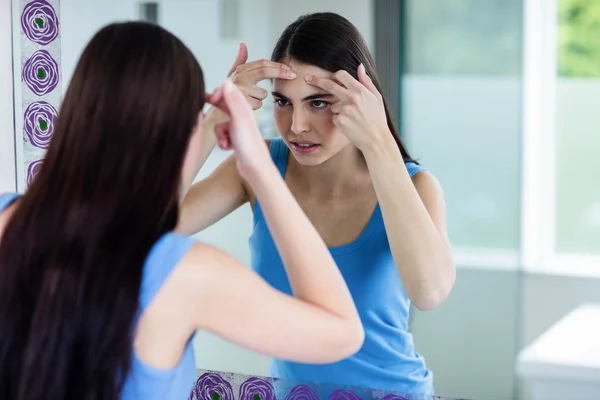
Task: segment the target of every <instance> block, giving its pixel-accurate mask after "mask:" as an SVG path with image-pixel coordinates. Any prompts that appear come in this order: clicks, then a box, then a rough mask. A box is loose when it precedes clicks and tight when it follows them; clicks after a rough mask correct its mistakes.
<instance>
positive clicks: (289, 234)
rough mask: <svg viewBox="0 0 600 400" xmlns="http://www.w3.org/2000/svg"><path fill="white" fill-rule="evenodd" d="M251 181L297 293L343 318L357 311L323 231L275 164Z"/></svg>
mask: <svg viewBox="0 0 600 400" xmlns="http://www.w3.org/2000/svg"><path fill="white" fill-rule="evenodd" d="M248 182H249V183H250V184H251V186H252V189H253V191H254V192H255V194H256V196H257V198H258V200H259V201H260V205H261V209H262V212H263V214H264V216H265V219H266V222H267V225H268V226H269V230H270V232H271V235H272V236H273V239H274V241H275V244H276V246H277V249H278V250H279V254H280V256H281V259H282V261H283V264H284V265H285V268H286V271H287V275H288V279H289V281H290V285H291V287H292V290H293V292H294V295H295V296H296V297H297V298H299V299H302V300H304V301H307V302H310V303H312V304H315V305H318V306H320V307H322V308H325V309H327V310H328V311H330V312H331V313H333V314H336V315H338V316H340V317H343V318H348V317H349V316H352V315H355V313H356V311H355V306H354V303H353V301H352V297H351V295H350V292H349V290H348V288H347V286H346V285H345V283H344V279H343V277H342V275H341V273H340V271H339V269H338V267H337V265H336V264H335V262H334V260H333V258H332V256H331V253H330V252H329V250H328V249H327V247H326V245H325V243H324V242H323V240H322V238H321V237H320V235H319V233H318V232H317V230H316V229H315V227H314V226H313V225H312V223H311V222H310V220H309V219H308V218H307V216H306V215H305V214H304V212H303V211H302V209H301V208H300V206H299V205H298V203H297V202H296V200H295V199H294V197H293V195H292V193H291V192H290V190H289V189H288V187H287V185H286V184H285V182H284V181H283V179H282V178H281V175H280V174H279V172H278V171H277V169H276V167H275V166H274V165H269V168H267V170H266V171H265V172H261V173H260V174H255V175H254V177H253V178H252V179H250V180H248Z"/></svg>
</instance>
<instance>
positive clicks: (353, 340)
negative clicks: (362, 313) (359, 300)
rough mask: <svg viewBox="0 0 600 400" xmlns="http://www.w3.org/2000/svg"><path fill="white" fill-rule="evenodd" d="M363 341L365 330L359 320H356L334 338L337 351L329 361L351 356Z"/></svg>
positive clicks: (357, 350)
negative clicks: (339, 335)
mask: <svg viewBox="0 0 600 400" xmlns="http://www.w3.org/2000/svg"><path fill="white" fill-rule="evenodd" d="M364 341H365V330H364V328H363V325H362V323H361V322H360V320H358V322H352V324H350V325H349V326H347V327H346V328H345V329H344V330H343V332H342V336H341V337H338V339H337V340H336V346H335V347H337V351H336V353H337V354H336V355H335V356H334V358H335V359H333V360H332V361H330V362H338V361H342V360H344V359H346V358H348V357H352V356H353V355H355V354H356V353H358V352H359V351H360V349H361V348H362V346H363V343H364Z"/></svg>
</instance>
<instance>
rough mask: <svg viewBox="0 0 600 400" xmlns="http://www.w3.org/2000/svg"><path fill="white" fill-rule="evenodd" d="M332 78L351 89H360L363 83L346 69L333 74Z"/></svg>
mask: <svg viewBox="0 0 600 400" xmlns="http://www.w3.org/2000/svg"><path fill="white" fill-rule="evenodd" d="M333 78H334V79H335V80H337V81H338V82H340V83H341V84H342V85H344V86H345V87H346V88H347V89H349V90H352V91H359V90H362V88H363V85H361V83H360V82H359V81H357V80H356V79H354V77H353V76H352V75H350V74H349V73H348V72H347V71H344V70H341V71H338V72H336V73H335V74H333Z"/></svg>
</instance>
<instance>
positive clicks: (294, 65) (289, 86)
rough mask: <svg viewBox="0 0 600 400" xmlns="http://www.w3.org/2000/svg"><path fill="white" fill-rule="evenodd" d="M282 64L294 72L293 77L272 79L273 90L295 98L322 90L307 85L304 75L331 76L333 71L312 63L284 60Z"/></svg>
mask: <svg viewBox="0 0 600 400" xmlns="http://www.w3.org/2000/svg"><path fill="white" fill-rule="evenodd" d="M283 63H284V64H286V65H288V66H289V67H290V68H291V69H292V71H293V72H295V73H296V78H294V79H277V78H275V79H273V91H274V92H278V93H281V94H282V95H284V96H285V97H287V98H289V99H292V100H296V99H298V100H299V99H301V98H304V97H306V96H310V95H311V94H315V93H322V92H323V90H322V89H319V88H318V87H316V86H312V85H309V84H308V83H306V81H305V80H304V77H305V76H306V75H314V76H318V77H319V78H331V77H332V76H333V73H332V72H330V71H327V70H324V69H321V68H319V67H316V66H314V65H310V64H303V63H299V62H297V61H289V60H284V61H283Z"/></svg>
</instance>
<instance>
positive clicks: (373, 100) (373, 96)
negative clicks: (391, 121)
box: [305, 64, 391, 152]
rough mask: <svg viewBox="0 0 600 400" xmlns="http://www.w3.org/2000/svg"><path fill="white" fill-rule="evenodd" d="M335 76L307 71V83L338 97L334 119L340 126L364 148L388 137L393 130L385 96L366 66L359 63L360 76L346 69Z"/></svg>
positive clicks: (345, 133)
mask: <svg viewBox="0 0 600 400" xmlns="http://www.w3.org/2000/svg"><path fill="white" fill-rule="evenodd" d="M332 78H333V79H327V78H320V77H317V76H314V75H307V76H306V77H305V80H306V82H307V83H308V84H310V85H313V86H316V87H319V88H321V89H323V90H325V91H327V92H329V93H331V94H332V95H334V96H335V97H336V98H337V99H338V101H337V102H335V103H334V104H332V106H331V111H332V113H333V114H334V115H333V123H334V124H335V125H336V126H337V127H338V128H340V130H341V131H342V133H343V134H344V135H346V137H347V138H348V140H350V141H351V142H352V143H354V145H355V146H356V147H358V148H359V149H360V150H361V151H363V152H364V151H365V150H367V149H368V148H369V147H370V146H373V145H374V144H375V143H378V142H379V141H381V140H387V139H388V138H389V137H390V135H391V133H390V130H389V128H388V125H387V118H386V115H385V108H384V106H383V97H382V96H381V93H379V91H378V90H377V88H376V87H375V85H374V84H373V81H371V78H369V76H368V75H367V73H366V71H365V68H364V66H363V65H362V64H361V65H360V66H359V67H358V80H356V79H354V78H353V77H352V75H350V74H349V73H348V72H346V71H343V70H342V71H338V72H336V73H335V74H334V75H333V77H332Z"/></svg>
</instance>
